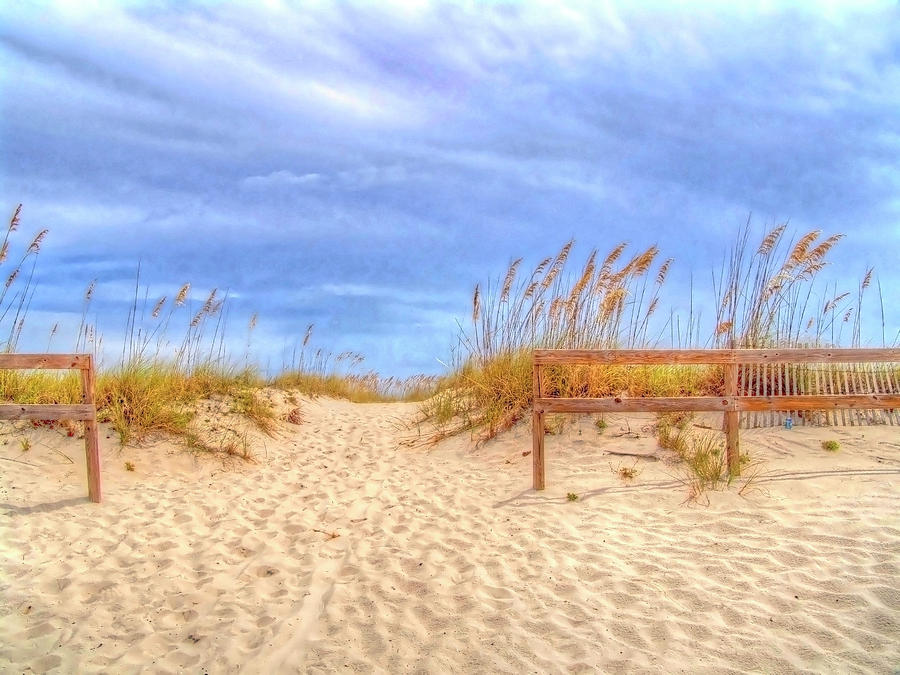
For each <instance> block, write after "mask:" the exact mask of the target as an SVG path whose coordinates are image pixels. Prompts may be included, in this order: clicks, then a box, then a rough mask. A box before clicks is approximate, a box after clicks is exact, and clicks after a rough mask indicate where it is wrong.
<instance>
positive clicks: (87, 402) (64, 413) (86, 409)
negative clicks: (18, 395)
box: [0, 354, 101, 503]
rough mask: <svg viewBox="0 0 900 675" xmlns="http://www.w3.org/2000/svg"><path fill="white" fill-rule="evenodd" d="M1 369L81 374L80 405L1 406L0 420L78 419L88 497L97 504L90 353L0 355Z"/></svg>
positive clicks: (96, 445)
mask: <svg viewBox="0 0 900 675" xmlns="http://www.w3.org/2000/svg"><path fill="white" fill-rule="evenodd" d="M0 369H3V370H30V369H55V370H79V371H80V372H81V393H82V403H80V404H73V405H69V404H59V405H44V404H40V405H22V404H19V403H6V404H3V405H0V420H78V421H82V422H84V453H85V459H86V461H87V482H88V496H89V497H90V500H91V501H92V502H98V503H99V502H100V499H101V495H100V438H99V435H98V433H97V408H96V405H95V402H94V359H93V357H92V356H91V355H90V354H0Z"/></svg>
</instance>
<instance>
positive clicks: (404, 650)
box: [0, 399, 900, 673]
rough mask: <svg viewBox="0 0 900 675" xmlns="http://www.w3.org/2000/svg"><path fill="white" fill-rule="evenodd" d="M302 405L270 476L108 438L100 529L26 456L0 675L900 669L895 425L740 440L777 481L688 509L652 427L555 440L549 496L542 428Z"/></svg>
mask: <svg viewBox="0 0 900 675" xmlns="http://www.w3.org/2000/svg"><path fill="white" fill-rule="evenodd" d="M301 407H302V410H303V417H304V422H303V424H301V425H299V426H298V425H291V424H287V423H281V424H280V426H279V431H278V437H277V438H274V439H272V438H268V439H267V438H264V437H261V436H254V439H255V440H254V449H255V453H256V456H257V460H258V461H257V463H255V464H248V463H245V462H241V461H235V460H232V461H229V462H225V463H223V462H222V461H221V460H219V459H215V458H211V457H208V456H202V455H192V454H190V453H187V452H185V451H184V450H179V449H178V448H177V447H176V446H175V445H173V444H172V443H171V442H167V441H165V440H158V441H156V442H154V443H151V444H148V445H146V446H144V447H140V448H125V449H121V448H119V447H118V443H117V440H116V439H115V438H104V439H103V448H102V458H103V474H102V475H103V489H104V503H103V504H101V505H95V504H91V503H89V502H87V500H86V497H85V481H84V467H83V455H82V449H81V446H80V444H79V442H78V441H77V439H70V438H67V437H65V436H63V435H61V434H59V433H54V432H41V433H40V434H37V435H34V434H32V438H33V443H32V448H31V449H30V450H29V451H28V452H22V449H21V446H20V444H19V443H18V441H17V439H18V438H19V437H20V436H21V435H22V434H21V433H19V432H15V433H11V432H7V435H6V436H3V437H2V438H4V439H6V440H7V441H8V442H7V443H6V444H5V445H0V470H2V477H0V671H2V672H16V673H19V672H23V673H24V672H59V673H72V672H80V673H92V672H115V673H128V672H141V671H149V672H172V673H181V672H190V673H232V672H246V673H281V672H288V673H289V672H311V673H325V672H334V671H345V670H347V671H362V672H387V673H401V672H431V673H449V672H458V673H485V672H514V673H530V672H534V673H545V672H547V673H555V672H612V673H614V672H659V673H674V672H685V673H688V672H690V673H694V672H710V673H712V672H735V673H737V672H748V671H750V672H766V673H776V672H779V673H780V672H815V673H823V672H826V673H827V672H831V673H845V672H872V673H891V672H896V671H897V670H898V669H900V515H898V514H900V490H898V485H900V427H892V426H879V427H863V428H837V429H828V428H797V427H795V428H794V429H793V430H791V431H787V430H784V429H768V430H749V431H743V432H742V442H743V448H744V450H745V451H748V452H749V453H750V454H751V455H752V456H753V458H754V459H761V460H763V461H764V462H765V465H764V467H763V468H762V472H763V473H762V475H760V476H758V477H757V478H756V479H755V480H754V481H753V482H751V484H750V485H749V486H744V485H743V483H739V484H737V485H734V486H732V487H731V488H729V489H728V490H727V491H723V492H714V493H711V494H709V495H708V499H701V500H700V501H696V500H695V501H685V500H686V497H687V496H688V490H687V488H686V486H685V485H684V484H683V482H682V480H681V478H680V469H679V467H678V466H677V465H676V464H672V463H671V462H670V461H669V460H668V458H667V457H666V455H665V453H660V452H658V451H657V449H656V447H655V442H654V441H653V440H652V438H651V437H650V436H649V434H648V433H647V431H646V429H645V430H644V431H642V427H644V426H645V425H646V424H648V423H649V420H648V419H641V418H640V417H631V418H627V419H626V418H609V426H608V428H607V429H606V430H605V431H604V432H603V433H602V434H601V433H599V432H598V431H597V429H596V428H595V427H593V426H592V425H591V420H590V419H589V418H587V417H583V418H580V420H579V421H577V422H575V423H573V424H572V425H570V426H569V428H568V429H567V430H565V431H564V433H562V434H561V435H553V436H548V437H547V462H548V473H547V485H548V488H547V490H546V491H544V492H542V493H535V492H534V491H532V490H531V488H530V485H531V457H530V456H523V452H527V451H528V450H529V449H530V432H529V429H528V427H527V425H525V426H521V427H520V428H517V429H514V430H513V431H511V432H508V433H507V434H504V435H503V436H501V437H500V438H498V439H496V440H494V441H491V442H488V443H485V444H483V445H481V446H476V445H475V444H474V443H472V442H471V441H470V439H468V438H456V439H451V440H449V441H445V442H443V443H441V444H440V445H438V446H436V447H433V448H427V447H411V446H409V445H408V444H404V443H402V442H401V441H404V439H408V438H409V436H410V431H409V429H408V428H405V423H406V422H408V421H409V420H410V419H412V418H413V417H414V416H415V413H416V406H415V405H412V404H371V405H358V404H351V403H347V402H342V401H333V400H328V399H318V400H315V401H310V400H304V401H302V402H301ZM629 430H630V431H631V432H633V433H631V434H629V433H628V431H629ZM634 436H637V437H634ZM826 438H834V439H837V440H839V441H840V443H841V449H840V451H839V452H837V453H827V452H825V451H824V450H822V449H821V447H820V444H821V441H822V440H823V439H826ZM609 451H615V452H636V453H647V454H650V455H654V457H650V458H645V459H636V460H633V459H631V458H630V457H627V456H620V455H611V454H607V453H608V452H609ZM69 459H71V460H72V462H70V461H69ZM10 460H16V461H10ZM126 461H131V462H133V464H134V465H135V470H134V471H133V472H129V471H126V470H125V468H124V463H125V462H126ZM22 462H25V463H22ZM623 465H624V466H628V467H630V466H632V465H634V466H635V468H636V469H638V470H639V471H640V473H639V475H638V476H637V477H636V478H635V480H634V481H633V482H631V483H627V484H626V483H625V482H624V481H623V480H622V479H620V478H619V476H618V475H617V474H616V472H615V469H617V468H618V467H620V466H623ZM741 488H743V490H742V492H743V494H738V492H739V490H740V489H741ZM568 493H573V494H576V495H577V496H578V499H577V500H575V501H570V500H569V499H568V498H567V495H568Z"/></svg>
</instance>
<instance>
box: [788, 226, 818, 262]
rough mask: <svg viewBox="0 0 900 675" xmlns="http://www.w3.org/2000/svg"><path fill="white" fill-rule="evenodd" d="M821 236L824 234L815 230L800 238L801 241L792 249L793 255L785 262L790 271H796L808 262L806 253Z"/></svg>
mask: <svg viewBox="0 0 900 675" xmlns="http://www.w3.org/2000/svg"><path fill="white" fill-rule="evenodd" d="M820 234H822V230H813V231H812V232H807V233H806V234H805V235H803V236H802V237H801V238H800V241H798V242H797V243H796V244H795V245H794V248H793V249H791V253H790V255H789V256H788V259H787V261H786V262H785V266H787V267H788V269H794V268H795V267H798V266H799V265H801V264H802V263H803V262H804V261H805V260H806V252H807V250H808V249H809V245H810V244H812V243H813V242H814V241H815V240H816V239H818V237H819V235H820Z"/></svg>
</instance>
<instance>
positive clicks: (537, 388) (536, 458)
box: [531, 363, 544, 490]
mask: <svg viewBox="0 0 900 675" xmlns="http://www.w3.org/2000/svg"><path fill="white" fill-rule="evenodd" d="M532 385H533V390H534V392H533V394H534V402H533V403H532V411H533V412H532V413H531V462H532V464H531V482H532V487H534V489H535V490H543V489H544V410H543V409H542V408H541V407H540V406H539V405H538V399H539V398H543V396H544V386H543V385H544V383H543V380H542V378H541V364H540V363H535V364H534V366H533V367H532Z"/></svg>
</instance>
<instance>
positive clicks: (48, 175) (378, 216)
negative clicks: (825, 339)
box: [0, 0, 900, 375]
mask: <svg viewBox="0 0 900 675" xmlns="http://www.w3.org/2000/svg"><path fill="white" fill-rule="evenodd" d="M0 114H2V116H0V208H2V209H6V210H7V211H8V212H9V214H10V215H11V214H12V211H13V209H14V208H15V206H16V205H17V204H18V203H22V204H23V209H22V216H21V225H20V230H19V231H18V232H16V233H15V236H16V237H18V239H15V241H14V244H15V245H16V246H19V250H21V249H22V248H24V247H25V246H27V245H28V241H29V238H30V236H32V235H33V234H34V233H35V232H37V231H39V230H41V229H43V228H47V229H49V232H48V234H47V236H46V238H45V240H44V242H43V245H42V249H41V252H40V254H39V256H38V258H37V265H36V267H35V276H34V279H35V285H34V289H35V294H34V297H33V299H32V301H31V305H30V308H29V314H28V325H27V327H26V329H25V331H24V333H23V337H22V341H21V342H20V345H19V349H20V350H21V351H31V350H33V351H45V350H46V349H47V347H48V346H51V347H53V349H54V351H67V350H69V349H71V348H72V347H73V344H74V340H75V338H74V334H75V333H76V332H77V329H78V325H79V321H80V318H81V313H82V308H83V295H84V292H85V289H86V287H87V286H88V284H89V283H90V282H91V280H93V279H97V286H96V290H95V292H94V296H93V299H92V301H91V304H90V306H89V320H91V321H95V322H96V323H97V324H98V330H99V331H100V332H101V333H102V334H103V336H104V345H105V346H104V348H105V349H107V350H112V351H115V350H116V349H119V347H117V346H116V345H118V344H121V339H122V335H123V333H124V330H125V323H126V318H127V315H128V308H129V306H130V304H131V302H132V299H133V297H134V294H135V291H134V287H135V275H136V271H137V268H138V265H140V289H141V290H140V291H139V295H140V296H141V298H143V297H144V294H146V296H147V298H148V302H149V303H150V304H151V305H152V304H153V302H154V301H155V300H156V299H157V298H159V297H161V296H163V295H166V296H168V298H169V302H171V298H172V296H174V295H175V293H177V291H178V289H179V288H180V287H181V286H182V284H184V283H186V282H190V283H191V284H192V290H191V296H190V297H191V300H190V305H189V307H188V310H189V311H195V310H196V309H198V308H199V306H200V305H201V304H202V303H203V301H204V300H205V298H206V296H207V294H208V293H209V292H210V291H211V290H212V289H213V288H216V289H218V292H219V293H220V294H222V293H224V292H225V291H226V289H227V292H228V302H227V306H228V307H229V313H228V327H229V333H228V335H229V345H230V346H231V351H232V352H233V353H234V354H236V355H237V356H238V357H242V358H243V357H249V358H252V359H253V360H255V361H257V362H258V363H260V364H261V365H262V366H263V367H268V368H269V369H270V370H271V369H273V368H274V369H276V370H277V369H278V368H280V367H281V366H283V365H285V361H286V359H288V358H289V357H290V354H291V351H292V348H293V347H294V345H296V344H297V343H298V342H299V341H301V340H302V339H303V336H304V334H305V331H306V327H307V325H308V324H310V323H313V324H315V328H314V333H313V342H312V344H317V345H319V346H321V347H323V348H324V349H327V350H330V351H332V352H333V353H335V354H337V353H340V352H342V351H345V350H352V351H354V352H359V353H362V354H364V355H365V356H366V361H365V368H366V369H368V368H372V369H376V370H378V371H380V372H382V373H383V374H386V375H387V374H394V375H409V374H412V373H416V372H426V373H439V372H442V371H443V370H444V366H443V365H442V362H443V363H447V361H448V359H449V358H450V354H451V348H452V346H453V345H454V344H455V341H456V335H457V332H458V328H457V326H458V324H457V322H460V323H462V324H463V325H465V324H466V322H467V321H468V319H469V316H470V313H471V302H472V291H473V288H474V285H475V284H476V283H478V282H481V283H483V282H484V281H486V280H487V279H489V278H495V277H497V276H498V275H502V274H503V273H504V272H505V270H506V267H507V265H508V264H509V263H510V261H511V260H512V259H514V258H517V257H519V256H524V257H525V263H524V264H527V263H531V264H536V263H537V262H538V261H539V260H540V259H541V258H543V257H545V256H548V255H552V254H554V253H555V252H556V251H557V250H558V249H559V248H560V246H561V245H562V244H564V243H565V242H566V241H567V240H568V239H569V238H572V237H574V238H575V240H576V248H575V251H574V252H573V260H577V261H579V262H580V261H583V259H584V257H585V256H586V255H587V253H588V252H589V251H590V250H591V249H593V248H598V249H600V250H601V252H605V251H607V250H609V249H611V248H613V246H615V245H616V244H617V243H619V242H620V241H628V242H630V244H631V246H632V247H633V249H634V250H637V249H640V248H646V247H647V246H649V245H651V244H654V243H656V244H658V245H659V247H660V249H661V251H662V254H663V255H664V256H667V257H668V256H671V257H673V258H674V259H675V262H674V265H673V268H672V273H671V275H670V280H669V282H668V289H667V292H668V298H667V301H668V302H669V304H670V305H672V306H673V307H675V308H676V309H680V308H681V307H683V305H684V304H685V302H686V301H685V296H686V289H687V288H688V283H689V280H690V279H691V277H692V276H693V279H694V283H695V286H696V285H698V284H699V285H701V286H703V285H707V286H708V282H707V280H708V279H709V278H710V270H711V269H712V268H713V267H714V266H716V265H718V264H719V262H720V261H721V259H722V256H723V253H724V252H725V251H726V249H727V248H728V247H729V246H730V245H731V242H732V241H733V239H734V236H735V233H736V232H737V231H738V230H739V229H740V227H741V226H743V225H744V223H745V222H746V221H747V219H748V217H750V218H751V219H752V223H753V224H754V227H758V228H759V231H760V232H762V230H764V229H766V228H770V227H771V226H773V225H775V224H777V223H781V222H784V221H788V222H789V223H790V228H791V231H796V232H799V233H805V232H807V231H809V230H813V229H821V230H822V231H823V233H824V234H825V235H830V234H835V233H845V234H846V235H847V236H846V239H845V240H843V241H842V242H841V243H840V244H839V245H838V246H837V247H836V248H835V250H834V252H833V255H832V256H831V260H832V265H831V266H830V268H829V269H828V270H827V272H828V275H829V278H832V279H835V280H836V281H837V282H838V283H839V285H846V286H847V287H848V288H850V289H851V290H852V289H855V286H856V284H858V283H859V279H860V278H861V277H862V276H863V275H864V273H865V272H866V270H867V269H868V268H869V267H870V266H874V267H875V273H876V275H877V279H878V281H880V283H881V285H882V288H883V289H884V296H885V298H886V300H887V301H886V303H885V305H886V310H885V311H886V313H887V316H886V318H885V321H886V323H887V326H888V328H887V332H888V334H889V337H888V342H889V343H890V342H891V341H892V339H893V335H895V334H896V333H897V330H898V329H900V309H898V304H897V303H896V302H894V301H893V298H896V292H897V289H898V288H900V265H898V262H900V255H898V251H900V3H898V2H883V3H871V4H866V3H856V2H854V3H824V2H815V3H809V4H804V3H798V2H792V3H778V2H761V3H732V2H721V3H712V2H706V3H684V4H682V3H666V2H630V3H624V2H623V3H614V2H601V1H599V0H597V1H591V2H558V1H556V0H553V1H546V2H537V1H523V2H448V3H438V2H427V1H408V2H377V3H376V2H327V1H311V2H303V3H300V2H297V3H294V2H280V1H277V0H272V1H267V2H213V1H207V2H165V1H156V2H137V1H130V2H122V3H113V2H88V1H82V0H79V1H78V2H59V3H50V2H4V3H0ZM2 271H3V270H2V269H0V272H2ZM874 311H876V308H875V307H874V306H872V307H870V308H869V313H868V314H867V315H866V324H865V325H866V327H868V328H870V329H871V328H874V329H873V330H868V331H865V332H866V334H867V335H868V338H867V340H868V342H869V343H874V344H880V343H881V327H880V317H876V316H875V315H874V314H873V313H872V312H874ZM254 313H258V317H259V318H258V323H257V325H256V327H255V328H254V329H253V331H252V333H249V332H248V321H249V319H250V316H251V315H252V314H254ZM184 316H185V317H187V316H188V315H187V313H186V311H185V314H184ZM179 320H181V319H179ZM54 323H59V324H60V329H59V331H58V334H57V335H56V336H55V337H54V338H53V341H52V342H51V341H50V340H49V338H48V334H49V331H50V328H51V326H52V325H53V324H54ZM876 324H877V325H876ZM3 330H7V331H8V328H5V329H4V328H2V327H0V332H3Z"/></svg>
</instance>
